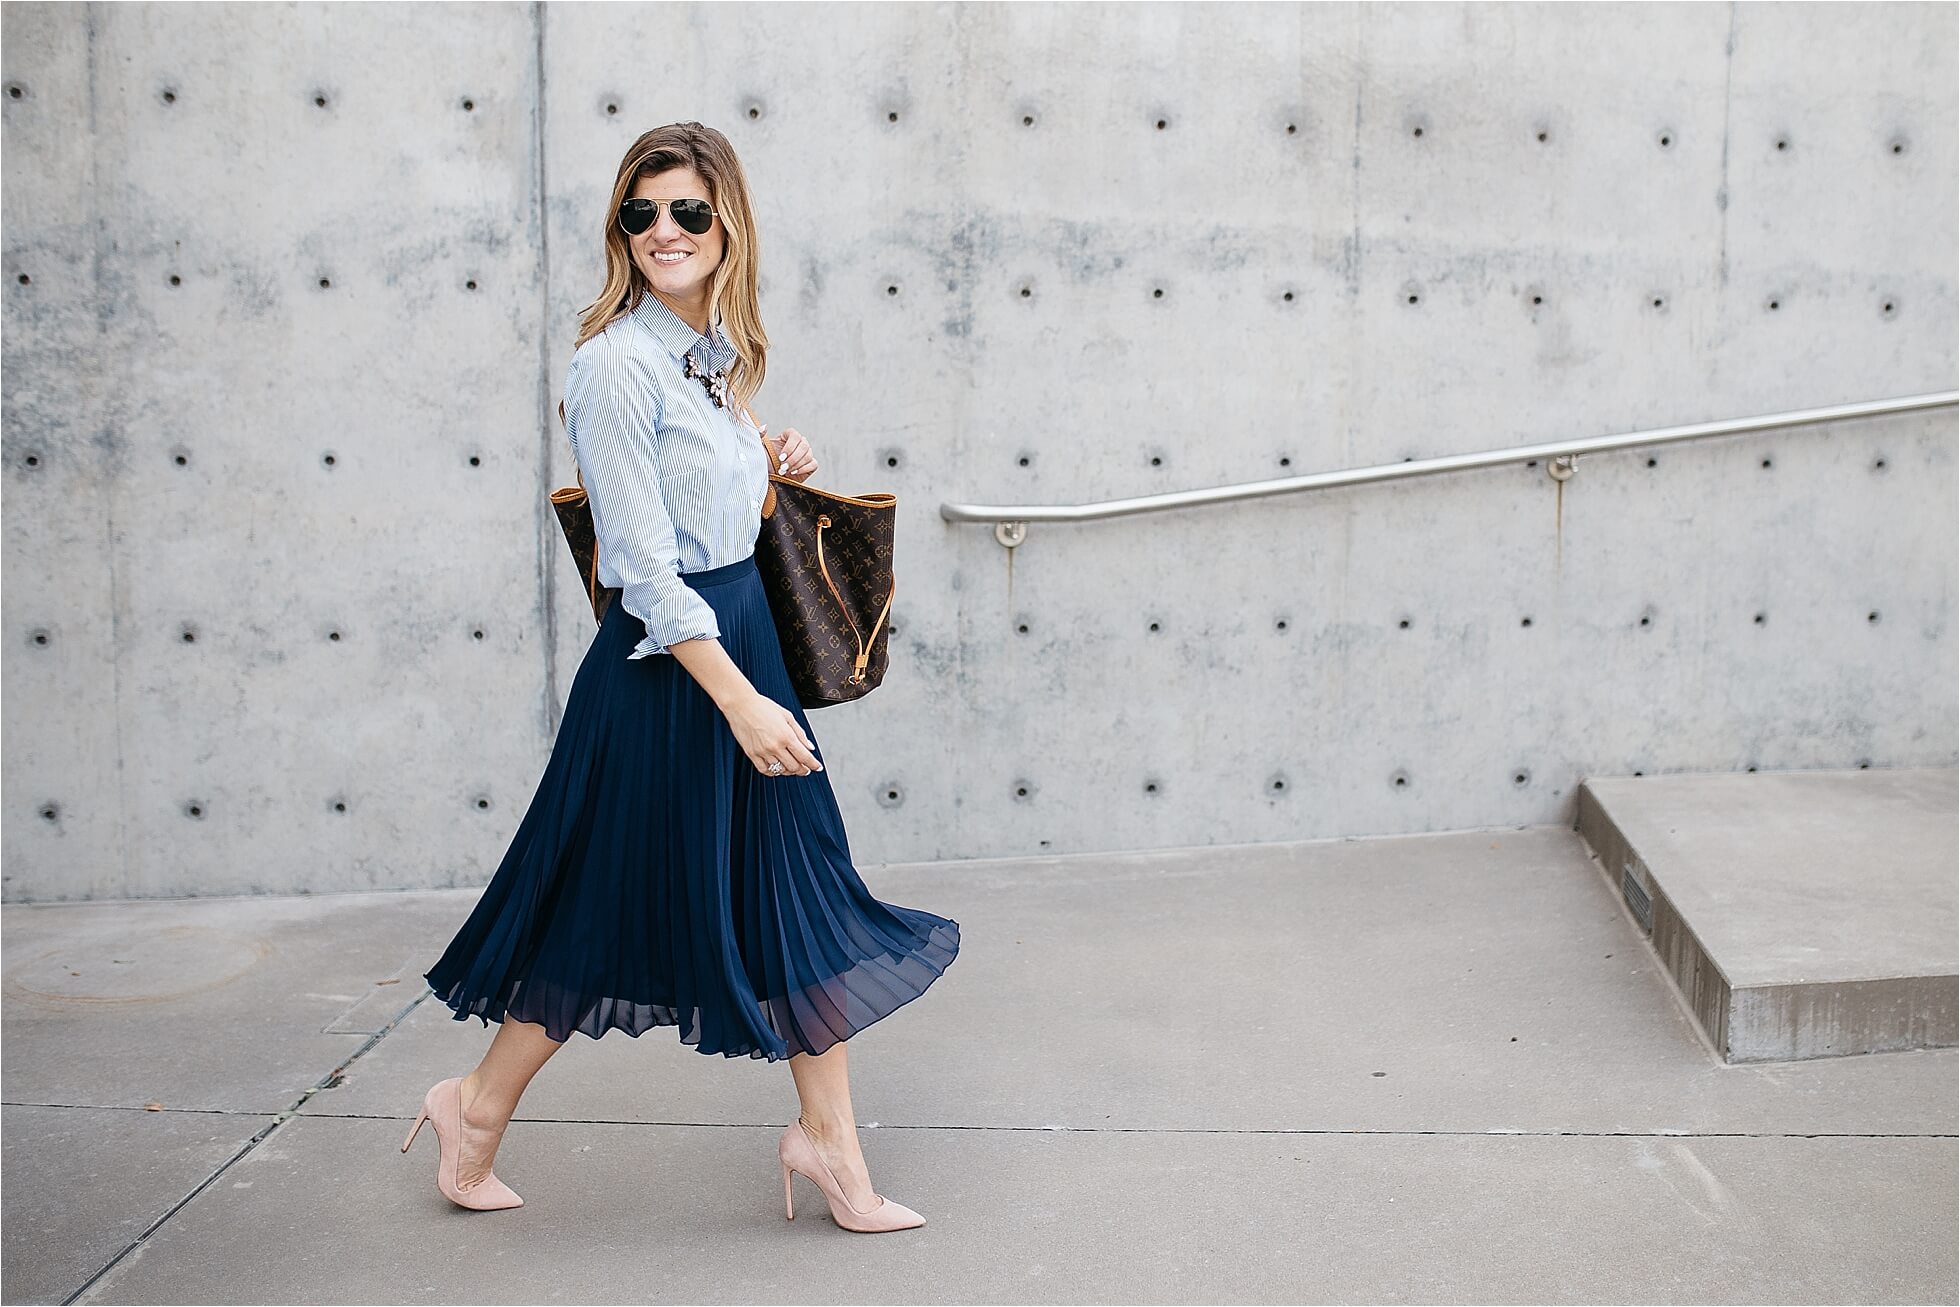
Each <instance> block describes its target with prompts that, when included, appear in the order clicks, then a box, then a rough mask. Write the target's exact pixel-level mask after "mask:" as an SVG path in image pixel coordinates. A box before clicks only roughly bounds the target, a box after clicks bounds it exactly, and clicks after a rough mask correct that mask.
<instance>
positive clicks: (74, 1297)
mask: <svg viewBox="0 0 1960 1307" xmlns="http://www.w3.org/2000/svg"><path fill="white" fill-rule="evenodd" d="M430 993H431V991H430V990H429V989H427V988H424V989H423V991H422V992H421V993H420V994H417V995H416V996H415V997H414V999H412V1000H411V1001H410V1002H409V1003H408V1004H407V1005H406V1006H404V1007H403V1008H402V1010H401V1011H400V1012H397V1013H396V1014H395V1016H394V1017H393V1019H391V1020H390V1021H389V1022H388V1023H387V1024H386V1025H384V1026H382V1027H381V1029H379V1030H377V1031H375V1032H374V1033H373V1034H371V1035H369V1036H368V1037H367V1039H366V1040H364V1041H363V1042H362V1044H361V1046H360V1047H359V1048H357V1049H355V1050H354V1051H353V1052H352V1053H349V1054H348V1055H347V1056H346V1057H345V1058H344V1059H342V1060H341V1061H340V1062H339V1063H337V1064H336V1065H335V1066H334V1068H333V1069H332V1070H331V1071H328V1072H327V1073H326V1074H325V1075H323V1076H321V1077H320V1078H319V1079H318V1080H316V1081H315V1082H314V1083H313V1084H312V1085H311V1086H310V1087H309V1088H307V1089H306V1090H304V1091H303V1092H302V1093H301V1094H300V1096H299V1097H298V1098H295V1099H294V1100H293V1101H292V1103H291V1105H290V1106H288V1107H286V1108H284V1109H283V1110H281V1111H279V1112H276V1113H274V1114H273V1117H272V1120H271V1121H268V1122H267V1123H266V1124H265V1125H264V1126H262V1127H260V1128H259V1130H258V1131H257V1132H256V1133H255V1134H253V1136H252V1137H251V1138H250V1139H247V1140H246V1141H245V1144H244V1146H243V1147H242V1148H240V1149H239V1150H238V1151H237V1152H235V1153H233V1154H232V1155H231V1156H230V1157H228V1158H226V1159H225V1160H224V1162H222V1163H221V1164H220V1165H219V1166H218V1169H217V1170H215V1171H213V1172H211V1174H210V1175H207V1176H205V1177H204V1179H203V1180H201V1181H200V1182H198V1184H197V1185H196V1187H194V1188H193V1189H192V1190H191V1191H190V1192H189V1193H187V1194H185V1195H184V1196H183V1197H182V1198H179V1199H178V1200H177V1201H176V1202H175V1203H172V1204H171V1205H170V1208H169V1210H167V1211H166V1212H164V1214H163V1215H162V1216H159V1217H158V1218H157V1219H156V1220H155V1221H152V1222H151V1223H150V1226H149V1228H148V1229H146V1230H144V1231H143V1233H141V1234H139V1235H137V1236H136V1237H135V1238H134V1239H132V1240H130V1241H129V1243H127V1244H126V1245H124V1246H123V1249H122V1251H120V1252H118V1253H117V1254H116V1255H115V1256H114V1257H111V1258H110V1259H109V1260H108V1262H107V1263H106V1264H104V1265H103V1266H102V1268H101V1269H100V1270H98V1271H96V1272H95V1274H93V1275H91V1276H89V1277H88V1279H86V1280H84V1281H82V1284H81V1286H80V1287H79V1288H77V1289H76V1290H75V1291H74V1292H73V1293H71V1294H69V1295H68V1296H67V1297H66V1298H63V1299H62V1300H61V1303H62V1307H69V1305H70V1304H72V1303H74V1302H76V1301H78V1300H79V1299H80V1298H81V1297H82V1295H84V1294H86V1293H87V1292H88V1291H89V1290H90V1289H93V1288H94V1287H95V1286H96V1285H97V1284H99V1283H101V1282H102V1279H103V1277H104V1276H106V1275H108V1274H109V1272H111V1271H113V1270H115V1269H116V1267H118V1266H120V1265H121V1264H122V1262H123V1260H124V1259H125V1258H127V1257H128V1256H129V1255H130V1254H131V1253H133V1252H135V1251H136V1250H137V1249H138V1248H141V1247H142V1246H143V1245H144V1244H146V1243H148V1242H149V1240H150V1236H152V1235H154V1234H155V1233H156V1232H157V1231H158V1230H161V1229H162V1228H163V1226H164V1223H165V1222H167V1221H168V1220H169V1219H170V1218H171V1217H173V1216H175V1215H176V1214H177V1213H178V1212H180V1211H182V1210H183V1209H184V1207H185V1206H186V1205H187V1204H188V1203H189V1202H190V1201H191V1200H192V1199H194V1198H196V1197H197V1196H198V1195H199V1194H201V1193H203V1192H204V1191H205V1190H206V1189H209V1188H210V1187H211V1186H212V1185H213V1184H215V1183H217V1181H218V1178H219V1177H220V1176H222V1175H223V1174H224V1173H225V1172H227V1171H229V1170H231V1168H232V1167H234V1166H236V1165H237V1164H238V1163H239V1162H240V1161H241V1160H243V1159H244V1158H245V1157H246V1156H248V1155H249V1154H250V1153H251V1151H252V1150H253V1149H254V1148H257V1147H258V1146H259V1145H260V1144H262V1143H264V1142H265V1141H266V1140H267V1139H269V1138H271V1137H272V1135H273V1134H275V1133H277V1131H278V1130H279V1128H280V1127H281V1126H283V1125H285V1124H286V1123H287V1122H288V1121H291V1120H292V1119H293V1118H294V1117H296V1116H298V1115H299V1114H300V1111H299V1109H300V1108H301V1107H304V1106H305V1105H306V1100H307V1099H309V1098H311V1097H313V1095H315V1094H317V1093H319V1092H320V1091H321V1090H322V1089H326V1088H330V1087H331V1086H333V1085H337V1084H339V1083H340V1080H341V1078H342V1076H343V1075H344V1074H345V1073H346V1071H347V1068H348V1067H350V1066H352V1065H353V1064H354V1063H355V1062H356V1061H358V1060H360V1058H362V1057H363V1056H365V1055H366V1054H367V1053H368V1051H369V1050H371V1049H372V1048H374V1046H375V1045H377V1044H379V1043H380V1042H381V1041H382V1040H383V1039H385V1038H387V1037H388V1036H389V1035H390V1034H392V1033H393V1032H394V1029H395V1027H396V1026H398V1025H400V1024H401V1023H402V1022H403V1021H405V1020H407V1019H408V1016H409V1014H410V1013H412V1012H414V1011H415V1009H416V1008H418V1007H420V1006H422V1000H423V999H425V998H428V997H429V996H430ZM10 1106H29V1104H10ZM35 1106H48V1107H59V1106H63V1105H62V1104H58V1103H49V1104H36V1105H35ZM121 1110H125V1111H136V1112H147V1111H149V1110H150V1109H149V1108H146V1107H138V1108H125V1109H121ZM169 1110H170V1109H169V1108H164V1109H163V1111H164V1112H168V1111H169ZM185 1110H186V1111H187V1112H192V1111H195V1112H203V1113H206V1114H212V1115H222V1116H264V1115H265V1113H263V1112H214V1111H213V1109H210V1108H192V1109H185ZM161 1114H162V1113H159V1115H161ZM403 1119H404V1120H406V1119H407V1118H403Z"/></svg>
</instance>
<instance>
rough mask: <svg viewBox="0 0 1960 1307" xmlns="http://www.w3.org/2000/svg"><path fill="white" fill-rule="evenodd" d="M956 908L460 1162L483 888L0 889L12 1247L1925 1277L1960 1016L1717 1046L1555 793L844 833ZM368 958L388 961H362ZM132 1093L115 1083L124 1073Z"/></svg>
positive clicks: (942, 905) (988, 1278) (1338, 1280)
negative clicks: (1074, 827)
mask: <svg viewBox="0 0 1960 1307" xmlns="http://www.w3.org/2000/svg"><path fill="white" fill-rule="evenodd" d="M864 875H865V879H866V881H867V882H868V883H869V884H870V885H871V887H872V889H873V891H874V892H876V893H877V894H878V896H879V897H880V898H883V899H886V900H888V901H892V902H896V903H901V904H906V905H910V906H918V907H924V908H927V909H930V910H931V911H933V912H937V913H939V914H941V915H944V916H949V917H953V918H956V919H957V920H958V921H959V922H960V923H961V929H962V940H961V944H962V946H961V952H960V956H959V958H958V960H957V961H956V962H955V963H954V964H953V966H952V968H951V969H950V970H949V971H948V972H947V973H946V975H945V976H944V977H943V978H942V979H940V980H939V981H938V982H937V983H936V984H935V985H934V987H933V988H932V990H931V991H930V992H929V993H927V994H926V995H925V996H924V997H922V998H921V999H919V1000H918V1001H917V1002H915V1003H912V1004H909V1005H907V1006H906V1007H904V1008H901V1009H900V1010H899V1011H898V1012H896V1013H894V1014H893V1015H892V1016H890V1017H888V1018H886V1019H885V1020H884V1021H882V1022H880V1023H878V1024H877V1025H874V1026H872V1027H871V1028H870V1029H868V1030H866V1031H864V1032H863V1033H861V1034H860V1035H858V1036H857V1037H856V1038H855V1039H853V1040H852V1041H851V1043H850V1045H849V1047H850V1050H851V1051H850V1063H851V1067H852V1071H853V1076H852V1083H853V1094H854V1099H855V1102H856V1107H857V1112H858V1119H859V1123H860V1125H861V1127H862V1133H861V1138H862V1141H863V1144H864V1149H865V1155H866V1158H867V1160H868V1161H869V1163H870V1167H871V1174H872V1178H873V1181H874V1183H876V1185H877V1186H878V1188H879V1189H880V1190H881V1191H883V1192H885V1193H888V1194H890V1195H891V1196H892V1197H893V1198H895V1199H898V1200H899V1201H901V1202H904V1203H906V1204H908V1205H909V1206H912V1207H915V1208H917V1209H918V1210H919V1211H921V1212H923V1213H924V1214H925V1216H926V1218H927V1220H928V1222H929V1224H928V1225H926V1226H925V1227H924V1228H922V1229H918V1230H912V1231H905V1232H900V1233H895V1234H886V1235H875V1236H866V1235H856V1234H851V1233H847V1232H845V1231H841V1230H839V1229H837V1228H836V1227H835V1226H834V1225H833V1224H832V1222H831V1220H830V1217H829V1215H828V1213H827V1212H826V1211H825V1210H824V1206H823V1203H822V1201H821V1198H820V1197H819V1195H818V1194H817V1192H816V1190H815V1188H814V1187H812V1186H809V1185H807V1184H803V1183H802V1182H799V1186H800V1187H799V1189H798V1192H797V1199H798V1203H797V1219H796V1221H795V1222H794V1223H791V1222H787V1221H785V1220H784V1219H783V1212H782V1185H781V1175H780V1172H779V1171H778V1170H777V1166H776V1160H775V1152H774V1145H775V1137H776V1134H777V1132H778V1131H780V1130H781V1128H782V1126H783V1124H784V1123H786V1122H787V1121H789V1120H790V1119H791V1118H792V1117H793V1116H794V1114H795V1112H796V1097H795V1092H794V1088H793V1085H792V1082H791V1079H790V1075H789V1071H788V1068H787V1067H786V1066H783V1065H780V1064H778V1065H771V1064H769V1063H766V1062H759V1061H751V1060H749V1059H747V1058H740V1059H724V1058H721V1057H705V1056H702V1055H701V1054H698V1053H696V1052H694V1051H693V1050H692V1049H690V1048H687V1047H685V1046H683V1045H681V1044H680V1043H679V1041H678V1039H677V1038H676V1036H675V1033H674V1031H673V1029H672V1028H671V1027H663V1028H660V1029H656V1030H654V1031H651V1032H649V1033H648V1034H646V1035H644V1036H642V1037H641V1038H639V1039H637V1040H634V1039H630V1038H628V1037H626V1036H625V1035H623V1034H621V1033H619V1032H613V1033H612V1034H610V1035H608V1036H607V1037H606V1038H605V1039H603V1040H598V1041H593V1040H590V1039H588V1038H586V1037H584V1036H580V1035H574V1036H573V1040H572V1042H571V1043H570V1044H568V1045H567V1046H566V1048H565V1049H564V1050H563V1051H562V1052H561V1053H559V1054H558V1056H557V1057H556V1058H554V1059H553V1060H552V1062H551V1063H550V1064H549V1065H547V1066H546V1068H545V1069H544V1071H543V1072H542V1073H541V1074H540V1075H539V1077H538V1079H537V1080H536V1081H535V1082H534V1083H533V1085H532V1088H531V1091H530V1093H529V1094H528V1095H527V1096H526V1097H525V1100H524V1102H523V1104H522V1106H521V1108H520V1109H519V1112H518V1116H517V1119H516V1120H515V1121H514V1122H513V1123H512V1126H511V1129H510V1132H509V1134H508V1136H507V1138H506V1140H505V1142H504V1144H503V1147H502V1150H501V1151H500V1152H499V1154H498V1157H497V1172H498V1174H499V1175H500V1176H502V1177H503V1178H504V1179H505V1180H507V1181H508V1182H509V1183H510V1184H511V1186H512V1187H513V1188H515V1189H516V1190H517V1191H518V1192H520V1193H521V1194H523V1195H524V1197H525V1200H526V1202H525V1206H524V1207H522V1208H519V1209H516V1210H513V1211H506V1212H487V1213H474V1212H465V1211H462V1210H460V1209H457V1208H455V1207H453V1206H451V1205H450V1204H449V1203H448V1202H447V1201H445V1200H444V1199H443V1198H442V1197H441V1196H440V1195H439V1194H438V1193H437V1192H436V1189H435V1185H434V1173H435V1166H436V1149H435V1146H434V1140H433V1138H432V1137H427V1135H428V1132H426V1131H425V1132H424V1134H425V1137H424V1138H422V1139H420V1140H418V1141H417V1145H416V1148H415V1150H414V1151H413V1152H411V1153H410V1154H409V1155H408V1156H407V1157H404V1156H402V1155H401V1153H400V1152H398V1151H397V1149H398V1146H399V1145H400V1143H401V1139H402V1136H403V1134H404V1133H405V1132H406V1129H407V1126H408V1123H409V1121H410V1120H412V1119H413V1115H414V1112H415V1110H416V1108H417V1106H418V1105H419V1101H420V1098H421V1095H422V1092H423V1090H425V1089H426V1088H427V1087H428V1086H429V1085H430V1084H432V1083H433V1082H434V1081H436V1080H438V1079H441V1078H443V1077H445V1076H450V1075H456V1074H460V1073H461V1072H463V1071H466V1070H467V1069H469V1067H471V1066H472V1065H473V1064H474V1063H475V1061H476V1059H477V1057H478V1056H479V1055H480V1053H481V1051H482V1050H483V1048H484V1047H485V1046H486V1045H487V1044H488V1042H489V1039H490V1037H491V1034H492V1033H493V1032H492V1031H491V1030H488V1029H485V1028H484V1027H483V1026H482V1025H481V1024H480V1023H478V1022H476V1021H474V1020H472V1021H470V1022H468V1023H461V1022H456V1021H454V1020H452V1019H451V1017H450V1013H449V1012H448V1010H447V1009H446V1008H444V1007H442V1006H441V1005H440V1004H439V1003H438V1002H436V1001H435V1000H434V999H433V998H432V997H430V996H429V995H428V993H427V990H426V989H425V988H424V987H423V986H422V983H421V979H420V973H421V971H422V970H423V969H424V968H426V967H427V966H428V965H429V964H430V963H431V962H432V961H433V960H434V958H435V957H436V955H437V953H438V952H439V951H440V949H441V947H442V945H443V944H444V943H446V942H447V940H448V938H449V935H450V933H451V932H452V931H453V930H454V929H455V928H456V927H457V926H458V925H459V924H460V923H461V921H462V919H463V917H464V916H465V915H466V913H467V912H468V910H469V908H470V906H471V904H472V903H473V902H474V901H475V898H476V895H477V891H476V890H463V891H444V892H437V893H416V894H358V895H337V896H330V897H320V896H315V897H299V898H277V899H269V898H257V899H205V900H178V901H171V902H142V903H106V904H82V905H73V906H46V907H26V906H10V907H7V908H6V909H5V910H4V953H5V961H4V969H5V1022H4V1054H5V1056H4V1071H3V1073H0V1080H4V1085H3V1086H0V1088H3V1089H4V1096H5V1107H4V1109H0V1111H3V1112H4V1127H5V1129H4V1139H5V1177H4V1179H5V1196H4V1203H5V1212H4V1216H5V1220H4V1227H3V1228H4V1287H3V1288H0V1295H3V1296H4V1299H5V1301H6V1302H10V1303H30V1302H33V1303H52V1302H68V1301H81V1302H118V1303H127V1302H166V1303H177V1302H209V1303H248V1302H281V1303H283V1302H332V1303H341V1302H348V1303H353V1302H416V1303H422V1302H428V1303H461V1302H471V1303H505V1302H512V1303H516V1302H528V1303H551V1302H630V1303H641V1302H647V1303H651V1302H669V1301H682V1302H766V1303H774V1302H816V1303H829V1302H906V1303H919V1302H986V1301H998V1302H1015V1303H1020V1302H1029V1303H1034V1302H1040V1303H1062V1302H1071V1303H1072V1302H1153V1303H1154V1302H1217V1301H1224V1302H1337V1301H1338V1302H1435V1303H1454V1302H1548V1303H1566V1302H1667V1303H1689V1302H1695V1303H1700V1302H1820V1303H1821V1302H1954V1301H1955V1300H1956V1296H1960V1287H1957V1286H1956V1253H1955V1230H1956V1219H1957V1213H1956V1198H1955V1193H1956V1182H1960V1166H1957V1165H1956V1138H1955V1136H1956V1119H1955V1117H1956V1092H1957V1091H1960V1077H1957V1076H1956V1068H1957V1067H1960V1062H1957V1061H1956V1053H1955V1050H1953V1049H1941V1050H1936V1051H1920V1052H1903V1053H1882V1054H1873V1055H1868V1056H1860V1057H1846V1058H1832V1059H1819V1060H1811V1061H1803V1062H1784V1063H1768V1064H1759V1065H1751V1066H1738V1067H1730V1066H1725V1065H1723V1064H1721V1062H1720V1061H1719V1060H1718V1059H1717V1058H1716V1057H1715V1056H1714V1055H1713V1053H1712V1051H1711V1049H1710V1048H1709V1047H1708V1045H1707V1044H1706V1043H1705V1041H1704V1040H1703V1038H1702V1037H1701V1035H1700V1034H1699V1033H1698V1030H1697V1028H1696V1026H1695V1025H1694V1024H1693V1023H1692V1022H1691V1021H1690V1020H1689V1019H1688V1018H1687V1016H1686V1014H1685V1012H1684V1011H1683V1009H1682V1007H1681V1006H1680V1003H1679V1001H1678V1000H1677V998H1676V996H1675V993H1674V991H1673V989H1672V988H1671V986H1670V985H1669V983H1668V982H1667V981H1666V979H1665V978H1664V976H1663V975H1662V973H1661V972H1660V970H1659V968H1658V967H1657V965H1656V960H1655V958H1654V956H1653V954H1652V952H1651V951H1650V949H1649V948H1648V946H1647V944H1646V942H1645V940H1644V938H1643V937H1642V935H1641V933H1640V931H1639V930H1638V929H1637V928H1636V927H1635V925H1634V924H1633V922H1632V921H1631V919H1630V918H1629V917H1628V915H1627V913H1626V909H1625V908H1624V907H1623V906H1622V904H1621V902H1620V900H1619V898H1618V895H1617V893H1616V891H1615V890H1614V889H1613V888H1612V887H1611V886H1610V885H1609V884H1608V882H1607V880H1606V879H1605V877H1603V876H1602V874H1601V872H1600V870H1599V868H1598V867H1597V866H1596V864H1595V863H1594V862H1593V860H1592V859H1591V858H1590V857H1589V856H1588V853H1587V850H1586V848H1585V846H1584V844H1583V843H1582V842H1581V841H1580V840H1579V838H1578V836H1576V835H1575V834H1574V833H1573V832H1571V831H1569V830H1565V829H1562V828H1533V829H1527V830H1518V831H1502V832H1474V833H1462V834H1450V835H1439V836H1424V837H1412V838H1400V839H1381V840H1345V841H1336V842H1329V843H1315V844H1294V845H1248V846H1237V847H1213V848H1202V849H1191V850H1179V851H1172V852H1153V853H1146V854H1137V855H1122V856H1108V855H1103V856H1094V857H1080V858H1061V859H1039V860H1016V861H994V862H976V863H952V864H934V865H930V866H918V867H888V868H875V867H874V868H865V869H864ZM390 982H392V983H390ZM152 1104H155V1105H159V1106H158V1107H156V1108H154V1109H152V1108H151V1107H150V1105H152Z"/></svg>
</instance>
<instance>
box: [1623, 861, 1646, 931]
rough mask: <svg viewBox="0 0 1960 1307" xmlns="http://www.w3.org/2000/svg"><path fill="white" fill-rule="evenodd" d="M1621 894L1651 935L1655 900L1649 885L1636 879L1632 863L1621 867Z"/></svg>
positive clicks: (1642, 927) (1643, 928)
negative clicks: (1650, 895)
mask: <svg viewBox="0 0 1960 1307" xmlns="http://www.w3.org/2000/svg"><path fill="white" fill-rule="evenodd" d="M1620 896H1621V897H1622V898H1624V899H1625V900H1626V901H1627V906H1628V907H1630V908H1632V909H1633V915H1634V916H1635V917H1636V918H1637V919H1638V920H1639V922H1640V928H1641V929H1642V930H1644V931H1646V932H1647V933H1648V934H1649V935H1651V934H1653V933H1654V900H1653V899H1651V898H1649V897H1648V895H1647V887H1646V886H1644V885H1642V884H1641V883H1640V882H1639V881H1638V880H1636V879H1634V875H1633V864H1631V863H1627V864H1624V865H1622V866H1621V868H1620Z"/></svg>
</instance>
